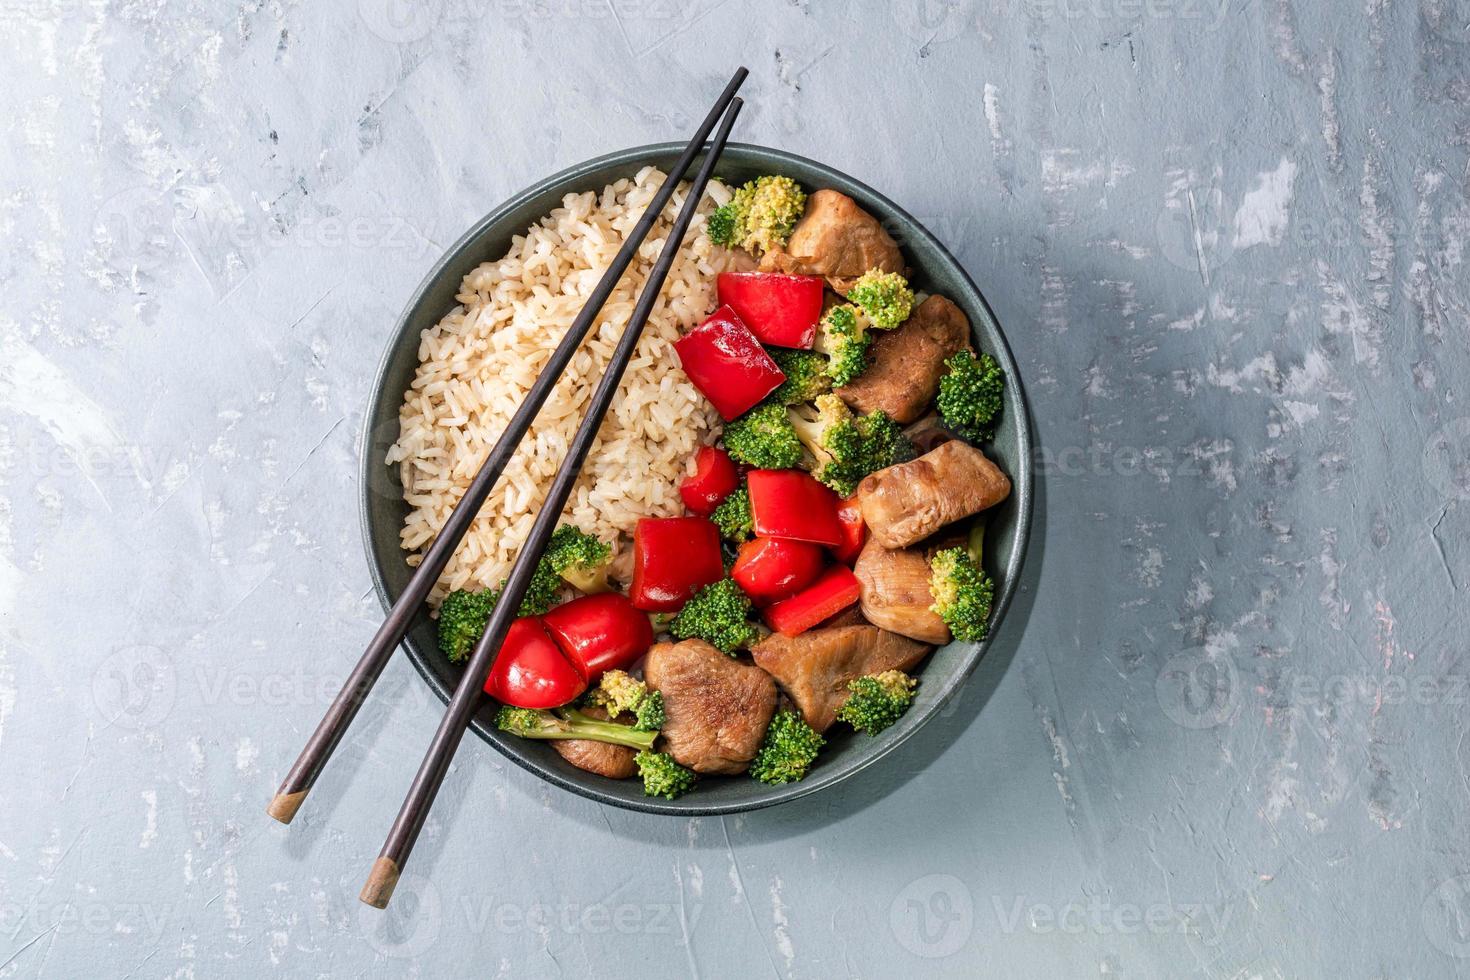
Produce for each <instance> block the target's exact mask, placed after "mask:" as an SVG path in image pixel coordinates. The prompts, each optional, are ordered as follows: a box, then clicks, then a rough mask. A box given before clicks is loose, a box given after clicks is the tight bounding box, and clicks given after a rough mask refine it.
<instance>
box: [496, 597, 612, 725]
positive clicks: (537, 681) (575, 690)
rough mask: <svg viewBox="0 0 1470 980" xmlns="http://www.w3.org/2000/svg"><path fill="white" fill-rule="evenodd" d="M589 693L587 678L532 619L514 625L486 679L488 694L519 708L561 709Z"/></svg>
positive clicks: (519, 620) (520, 620) (517, 621)
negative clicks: (584, 692)
mask: <svg viewBox="0 0 1470 980" xmlns="http://www.w3.org/2000/svg"><path fill="white" fill-rule="evenodd" d="M585 690H587V678H586V677H585V676H584V675H583V674H582V672H581V671H580V670H579V669H578V668H577V667H576V665H574V664H573V663H572V661H571V660H570V659H568V657H567V655H566V654H564V653H562V650H561V648H560V647H559V646H557V645H556V641H555V640H553V639H552V638H551V634H550V633H548V632H547V631H546V626H545V625H544V624H543V623H542V622H541V620H539V619H537V618H535V617H532V616H526V617H522V618H521V619H517V620H516V621H515V622H513V623H511V624H510V629H509V630H507V631H506V634H505V642H504V643H502V644H501V645H500V653H499V654H498V655H497V656H496V658H495V663H494V665H493V666H492V667H491V668H490V676H489V677H488V678H486V679H485V693H486V694H488V695H490V696H491V697H492V698H494V699H495V700H497V701H499V702H501V703H502V704H509V705H513V706H514V707H517V708H556V707H560V706H561V705H564V704H567V703H569V702H571V701H574V700H576V699H577V698H578V697H580V696H581V694H582V692H583V691H585Z"/></svg>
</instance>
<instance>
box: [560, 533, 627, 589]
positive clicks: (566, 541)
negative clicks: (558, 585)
mask: <svg viewBox="0 0 1470 980" xmlns="http://www.w3.org/2000/svg"><path fill="white" fill-rule="evenodd" d="M544 560H545V561H546V562H547V563H549V564H550V566H551V568H552V570H553V571H554V572H556V574H557V575H558V576H560V577H561V578H562V579H563V580H564V581H565V582H566V583H567V584H568V585H570V586H572V587H573V588H575V589H578V590H580V591H582V592H607V591H608V590H609V589H611V588H612V586H611V585H609V584H608V581H607V573H608V569H609V568H610V567H611V565H612V547H611V546H610V545H608V544H605V543H603V542H602V541H599V540H598V539H597V538H594V537H593V536H592V535H590V534H587V533H586V532H584V531H582V530H580V529H578V528H575V527H573V526H572V525H570V524H563V525H561V526H560V527H558V528H557V529H556V530H555V531H553V532H552V534H551V540H550V541H548V542H547V544H546V555H545V557H544Z"/></svg>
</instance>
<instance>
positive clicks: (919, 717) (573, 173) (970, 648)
mask: <svg viewBox="0 0 1470 980" xmlns="http://www.w3.org/2000/svg"><path fill="white" fill-rule="evenodd" d="M682 148H683V147H682V144H678V143H660V144H654V145H652V146H640V147H635V148H633V149H629V150H621V151H619V152H617V153H609V154H607V155H606V156H601V157H597V158H596V159H594V160H588V161H587V162H585V163H580V164H578V165H577V166H575V167H572V168H570V169H568V170H563V171H562V172H561V173H559V174H556V175H554V176H552V177H548V178H546V179H545V180H543V181H541V182H540V183H538V184H536V185H535V186H533V187H529V188H527V189H526V190H524V191H522V192H521V193H519V194H517V195H516V196H515V197H513V198H511V199H510V200H509V201H506V202H505V203H504V204H502V205H500V206H499V207H497V208H496V209H495V210H493V211H491V212H490V213H489V214H487V215H486V216H485V217H484V218H482V219H481V220H480V221H479V222H477V223H476V224H475V226H474V227H473V228H471V229H470V230H469V231H468V232H466V233H465V235H464V237H463V238H461V239H460V240H459V241H457V242H455V243H454V245H453V246H452V247H451V248H450V249H449V251H448V252H446V253H445V254H444V257H443V258H441V259H440V260H439V261H438V263H437V264H435V266H434V268H433V269H432V270H431V271H430V272H429V274H428V276H426V277H425V278H424V281H423V282H422V283H421V284H420V285H419V288H418V289H417V290H416V291H415V292H414V295H413V298H412V299H410V300H409V302H408V306H407V308H405V309H404V311H403V315H402V316H401V317H399V319H398V324H397V326H396V327H395V328H394V330H393V333H392V336H391V337H390V338H389V341H388V348H387V350H386V352H385V353H384V355H383V361H382V363H381V364H380V365H379V367H378V377H377V380H376V381H375V382H374V384H373V390H372V394H371V396H370V399H369V402H368V408H367V417H366V420H365V422H364V426H363V435H362V439H363V445H362V447H361V453H362V479H361V487H362V529H363V539H364V543H365V544H366V546H367V553H368V562H369V564H370V566H371V568H372V575H373V582H374V583H375V585H376V586H377V591H378V597H379V598H380V599H381V600H382V602H383V606H384V608H385V609H387V608H389V607H390V606H391V605H392V603H393V601H394V600H395V599H397V598H398V596H399V595H400V594H401V593H402V591H403V588H404V586H405V585H406V584H407V582H408V579H409V575H410V573H411V571H412V569H410V568H409V566H408V565H407V564H405V562H404V554H403V552H402V551H401V550H400V549H399V547H398V531H399V528H401V527H402V526H403V521H404V518H405V517H406V515H407V512H408V507H407V505H406V504H405V503H404V502H403V497H402V487H401V485H400V484H399V480H398V471H397V468H396V467H389V466H386V465H384V463H383V459H384V456H385V454H386V452H387V450H388V447H389V446H391V445H392V444H393V442H394V441H395V440H396V439H397V438H398V408H399V404H400V401H401V399H402V395H403V392H404V391H405V390H406V389H407V387H408V385H409V382H410V381H411V379H412V378H413V374H414V370H415V368H416V367H417V366H418V346H419V334H420V332H421V331H423V330H424V329H426V328H427V327H430V326H432V325H433V324H435V323H437V322H438V321H439V320H440V319H441V318H442V317H443V316H444V314H445V313H446V312H447V311H448V310H449V309H450V308H451V307H453V306H454V304H455V299H454V295H455V292H456V291H457V289H458V287H459V282H460V280H461V279H462V278H463V277H464V275H465V274H466V273H468V272H469V271H470V270H471V269H473V268H474V267H475V266H477V265H479V264H480V263H481V262H484V261H487V260H491V259H495V258H498V257H499V256H500V255H502V254H504V253H505V251H506V249H507V248H508V247H509V245H510V240H511V236H512V235H515V234H517V233H519V232H522V231H523V230H524V229H525V228H527V227H528V226H530V225H531V224H532V223H533V222H534V221H536V220H537V219H538V218H540V217H541V216H542V215H544V214H546V213H547V212H549V211H550V210H552V209H553V208H555V207H557V206H559V205H560V204H561V199H562V197H563V195H565V194H568V193H571V192H577V191H586V190H596V189H600V188H602V187H603V186H604V185H606V184H608V183H611V182H612V181H613V180H615V179H617V178H619V177H623V176H629V175H631V174H633V173H634V172H636V171H637V170H638V169H639V168H640V167H643V166H645V165H648V164H653V165H655V166H658V167H659V168H661V169H664V170H667V169H668V168H669V167H670V166H671V165H672V164H673V162H674V160H675V159H676V158H677V157H678V155H679V151H680V150H681V149H682ZM716 169H717V173H718V175H719V176H721V177H723V178H725V179H726V180H727V181H729V182H731V183H740V182H743V181H746V180H749V179H750V178H752V177H756V176H759V175H761V174H766V173H780V174H786V175H788V176H790V177H793V178H795V179H796V180H798V181H799V182H800V183H801V184H802V185H803V186H804V187H806V188H808V189H809V190H810V189H815V188H819V187H832V188H836V189H837V190H840V191H842V192H843V193H844V194H848V195H850V196H851V197H852V198H853V199H855V200H856V201H857V202H858V204H860V205H862V207H863V208H865V209H866V210H867V211H869V212H870V213H872V214H874V215H876V216H877V217H878V218H879V220H880V221H882V222H883V224H884V225H885V227H887V228H888V230H889V232H890V234H892V235H893V237H894V238H895V239H897V240H898V242H899V244H900V245H901V246H902V247H903V250H904V255H905V256H906V258H907V259H908V262H909V264H910V265H911V266H912V268H913V282H914V285H915V287H916V288H919V289H924V290H927V291H929V292H933V293H942V294H944V295H945V296H948V297H949V298H950V299H952V300H954V301H955V302H956V303H958V304H959V306H960V307H961V308H962V309H963V310H964V311H965V313H966V314H967V315H968V316H969V318H970V322H971V324H973V325H974V331H975V340H976V342H977V343H978V345H979V347H980V349H981V350H985V351H989V352H990V353H991V354H994V355H995V356H996V357H997V358H999V360H1000V362H1001V364H1002V366H1003V367H1004V368H1005V371H1006V375H1007V378H1008V380H1009V385H1008V387H1007V394H1006V399H1007V400H1006V406H1005V411H1004V420H1003V422H1002V425H1001V427H1000V432H999V434H998V435H997V437H996V440H995V443H994V444H993V445H992V446H991V447H989V452H990V454H991V456H992V457H993V458H994V459H995V460H996V461H997V463H999V465H1000V466H1001V467H1002V468H1003V469H1004V470H1005V471H1006V472H1007V473H1009V474H1010V477H1011V480H1012V481H1013V483H1014V491H1013V492H1012V494H1011V497H1010V499H1009V500H1007V501H1006V502H1005V503H1004V504H1003V505H1001V506H1000V507H998V508H996V510H995V511H994V512H992V514H991V519H990V525H989V528H988V530H987V534H986V542H985V544H986V552H987V553H986V566H987V568H988V570H989V572H990V574H991V575H992V576H993V577H994V578H995V579H996V583H997V591H996V598H995V607H994V612H993V614H992V617H991V622H992V626H991V635H992V636H994V635H995V633H996V631H998V630H999V629H1001V628H1003V621H1004V619H1005V613H1006V608H1007V607H1008V606H1009V605H1010V602H1011V597H1012V594H1013V593H1014V592H1015V588H1016V583H1017V582H1018V581H1019V580H1020V573H1021V561H1022V558H1023V556H1024V554H1025V551H1026V536H1027V532H1028V531H1029V530H1030V526H1031V504H1032V473H1031V434H1030V426H1029V418H1028V416H1027V414H1026V402H1025V398H1024V395H1023V393H1022V390H1021V385H1020V376H1019V374H1018V372H1017V371H1016V364H1015V361H1014V360H1013V359H1012V357H1011V352H1010V348H1009V347H1008V346H1007V345H1006V341H1005V337H1004V335H1003V334H1002V333H1001V330H1000V325H999V324H998V323H997V322H996V320H995V314H993V313H992V312H991V310H990V306H989V305H988V304H987V303H986V302H985V297H983V296H982V295H981V294H980V290H978V289H977V288H975V284H974V283H973V282H971V281H970V277H969V276H968V275H966V274H965V270H964V269H962V268H961V267H960V265H959V263H958V262H956V261H955V260H954V258H953V256H951V255H950V254H949V252H947V251H945V249H944V246H943V245H941V244H940V243H939V242H938V240H936V239H935V238H934V236H933V235H931V234H930V233H929V232H928V231H927V230H926V229H925V228H924V227H923V226H922V225H920V224H919V223H918V222H917V221H915V220H914V219H913V218H912V217H910V216H909V215H908V214H906V213H905V212H904V211H903V210H901V209H900V208H899V207H897V206H896V205H895V204H894V203H893V202H892V201H890V200H888V199H887V198H885V197H883V196H882V195H881V194H879V193H877V192H876V191H874V190H873V189H872V188H870V187H867V186H866V185H864V184H861V183H859V182H857V181H855V180H853V179H852V178H851V177H848V176H847V175H845V174H842V173H838V172H837V171H835V170H832V169H830V168H828V167H825V166H823V165H822V164H820V163H816V162H814V161H811V160H808V159H806V158H804V157H799V156H794V155H793V154H790V153H785V152H782V151H781V150H772V149H768V148H767V147H763V146H752V145H749V144H742V143H732V144H730V145H729V146H728V147H727V148H726V150H725V153H724V156H723V158H722V159H721V160H720V165H719V166H718V167H717V168H716ZM677 369H678V368H677V367H676V366H675V365H673V364H670V365H669V370H671V371H673V370H677ZM404 646H405V647H406V648H407V650H408V656H409V659H411V660H412V661H413V663H414V666H415V667H417V668H418V671H419V673H420V674H422V675H423V677H424V680H426V681H427V682H428V683H429V686H430V687H432V688H433V689H434V693H436V694H437V695H439V697H440V698H441V699H443V700H444V701H446V702H447V701H448V700H449V695H450V693H451V692H452V691H453V689H454V686H455V685H456V684H457V683H458V681H459V676H460V668H458V667H456V666H452V665H451V664H450V663H449V662H448V661H447V660H446V659H445V658H444V657H443V656H442V655H441V654H440V653H439V649H438V646H437V645H436V643H435V637H434V626H433V623H432V621H431V620H430V619H429V617H428V615H427V613H422V614H420V615H419V616H418V618H417V619H416V620H415V622H414V625H413V628H412V629H411V630H410V631H409V633H408V636H407V638H406V639H405V641H404ZM987 646H988V643H979V644H975V643H951V644H949V645H948V646H946V647H943V648H942V649H939V650H936V651H935V652H934V653H933V654H932V655H931V656H930V657H929V658H928V659H927V660H926V661H925V662H924V664H923V666H922V670H921V675H920V676H921V683H920V685H919V693H918V698H917V700H916V702H915V704H914V706H913V708H911V709H910V710H909V712H908V713H907V714H906V715H904V717H903V719H902V720H901V721H899V722H898V724H896V725H894V726H893V727H892V728H890V729H889V730H888V731H886V732H884V733H883V734H882V735H879V736H878V737H876V738H869V737H867V736H864V735H855V734H854V733H851V732H849V731H846V730H845V729H843V728H842V726H838V728H834V729H833V731H832V732H830V733H829V736H828V740H829V744H828V746H827V748H826V749H825V750H824V752H823V754H822V756H821V758H820V760H819V761H818V762H817V764H816V765H815V766H814V767H813V768H812V770H811V772H810V773H809V774H808V776H807V777H806V779H804V780H802V781H801V782H799V783H794V784H791V785H788V786H765V785H763V784H761V783H757V782H755V781H754V780H752V779H749V778H746V777H744V776H739V777H733V778H723V777H715V778H706V779H703V780H702V781H701V782H700V785H699V787H698V788H697V789H696V790H695V791H694V792H692V793H690V794H688V795H687V796H684V797H682V798H680V799H677V800H673V801H668V800H662V799H650V798H648V797H645V796H644V795H643V793H642V787H641V784H640V783H639V781H638V780H637V779H625V780H621V781H617V780H611V779H604V778H602V777H601V776H595V775H593V774H591V773H588V772H583V771H582V770H580V769H577V768H574V767H573V766H570V765H568V764H567V763H566V762H564V761H563V760H562V758H561V757H560V756H559V755H557V754H556V753H555V752H554V751H553V750H552V749H551V747H550V746H548V745H546V744H544V743H540V742H533V741H526V740H523V739H517V738H515V737H513V736H509V735H504V734H502V733H501V732H499V731H496V730H495V728H494V726H493V723H492V709H491V708H490V707H488V706H487V707H486V708H484V709H482V710H481V711H480V713H479V714H478V715H477V716H476V717H475V720H474V723H473V728H474V730H475V732H476V733H477V734H478V735H479V736H480V737H481V738H483V739H485V740H486V741H487V742H489V743H490V744H491V745H493V746H495V748H496V749H497V750H499V751H500V752H501V753H502V754H504V755H505V756H506V757H508V758H509V759H511V760H512V761H514V762H515V763H516V764H518V765H520V766H523V767H525V768H526V769H529V770H530V771H531V772H534V773H536V774H537V775H539V776H541V777H542V778H543V779H546V780H549V781H550V782H552V783H555V784H556V785H557V786H560V787H562V788H564V789H568V790H571V791H572V792H574V793H579V794H581V795H582V796H586V797H589V798H591V799H594V800H600V801H601V802H603V803H611V804H613V805H614V806H621V807H627V808H629V809H632V810H642V811H645V812H649V813H671V814H684V815H694V814H715V813H738V812H741V811H744V810H754V809H757V808H759V807H765V806H772V805H774V804H777V803H784V802H786V801H788V800H794V799H796V798H797V797H799V796H806V795H808V794H810V793H815V792H817V791H818V790H821V789H825V788H826V787H828V786H831V785H833V784H834V783H836V782H838V781H839V780H842V779H846V778H847V777H848V776H851V775H852V774H854V773H856V772H857V771H858V770H860V769H862V768H864V767H865V766H868V765H870V764H871V763H873V762H875V761H877V760H878V759H879V758H881V757H882V756H883V755H885V754H887V753H888V752H891V751H893V750H894V749H895V748H897V747H898V745H899V744H900V743H901V742H903V741H904V740H905V739H907V738H908V737H909V736H911V735H913V734H914V732H916V731H918V730H919V728H920V727H921V726H922V725H924V723H925V722H927V721H928V720H929V719H930V718H932V717H933V716H934V714H935V713H936V712H937V711H938V710H939V709H940V708H941V707H942V706H943V705H944V703H945V702H946V701H947V700H948V699H949V698H950V697H951V696H953V695H954V694H955V692H956V691H957V690H958V689H959V687H960V685H961V684H962V683H963V682H964V680H965V678H966V677H967V676H969V674H970V672H971V671H972V670H973V669H974V668H975V665H976V664H977V663H978V662H979V661H980V658H981V657H982V656H984V655H985V650H986V647H987Z"/></svg>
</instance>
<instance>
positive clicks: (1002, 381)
mask: <svg viewBox="0 0 1470 980" xmlns="http://www.w3.org/2000/svg"><path fill="white" fill-rule="evenodd" d="M944 366H945V368H946V371H945V374H944V376H943V377H942V378H940V379H939V397H938V398H937V399H936V400H935V404H936V405H938V407H939V417H940V418H941V419H943V420H944V424H945V425H947V426H949V427H950V428H951V429H953V430H954V431H955V432H956V433H958V434H959V435H961V436H963V437H964V438H966V439H969V440H971V441H973V442H984V441H986V440H988V439H990V438H991V437H992V436H994V435H995V426H996V423H997V422H998V421H999V419H1000V410H1001V406H1002V405H1004V403H1005V386H1006V376H1005V372H1004V371H1002V370H1001V368H1000V362H999V361H997V360H996V359H995V358H993V357H991V356H990V355H989V354H981V355H980V356H979V357H976V356H975V355H974V353H972V352H971V351H967V350H962V351H960V352H959V353H958V354H955V355H954V356H953V357H951V358H949V359H948V360H946V361H945V362H944Z"/></svg>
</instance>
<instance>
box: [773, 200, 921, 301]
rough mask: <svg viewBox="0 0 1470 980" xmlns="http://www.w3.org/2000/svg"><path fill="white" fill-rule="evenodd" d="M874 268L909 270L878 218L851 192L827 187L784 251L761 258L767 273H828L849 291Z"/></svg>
mask: <svg viewBox="0 0 1470 980" xmlns="http://www.w3.org/2000/svg"><path fill="white" fill-rule="evenodd" d="M869 269H881V270H882V271H884V272H903V271H904V264H903V253H902V252H900V251H899V250H898V244H897V243H896V242H894V240H893V238H892V236H890V235H889V234H888V232H886V231H884V230H883V226H882V225H880V224H879V223H878V219H877V218H874V217H873V216H872V215H871V214H869V213H868V212H866V211H864V210H863V209H862V208H860V207H858V206H857V202H856V201H854V200H853V199H852V198H850V197H848V196H847V195H846V194H843V193H840V192H838V191H834V190H830V189H823V190H819V191H816V192H814V193H813V194H812V195H811V196H810V197H809V198H807V201H806V212H805V213H804V214H803V215H802V216H801V220H800V221H798V222H797V223H796V228H795V229H794V230H793V231H792V232H791V239H790V241H788V242H787V243H786V247H785V248H784V249H772V250H771V251H769V252H767V253H766V254H765V256H764V257H763V258H762V259H761V270H762V271H763V272H787V273H793V274H796V275H804V276H826V277H827V282H828V284H829V285H831V287H832V288H833V289H835V290H837V291H838V292H839V293H842V294H843V295H844V296H846V295H847V291H848V290H849V289H850V288H852V284H853V283H854V282H856V281H857V279H858V277H859V276H861V275H862V274H863V273H864V272H867V271H868V270H869Z"/></svg>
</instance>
